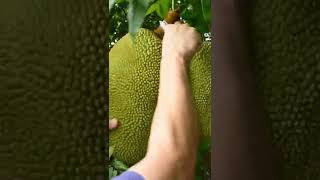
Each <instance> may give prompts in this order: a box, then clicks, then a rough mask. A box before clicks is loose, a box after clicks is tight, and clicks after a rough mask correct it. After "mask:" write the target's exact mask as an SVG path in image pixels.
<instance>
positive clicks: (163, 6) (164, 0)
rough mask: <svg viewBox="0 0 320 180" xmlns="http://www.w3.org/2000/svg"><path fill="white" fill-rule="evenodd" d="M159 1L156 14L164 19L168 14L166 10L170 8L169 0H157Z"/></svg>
mask: <svg viewBox="0 0 320 180" xmlns="http://www.w3.org/2000/svg"><path fill="white" fill-rule="evenodd" d="M158 3H159V7H160V8H159V12H158V15H159V16H160V17H161V18H162V19H164V18H165V17H166V16H167V14H168V11H169V9H170V0H159V1H158Z"/></svg>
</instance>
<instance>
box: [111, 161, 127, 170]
mask: <svg viewBox="0 0 320 180" xmlns="http://www.w3.org/2000/svg"><path fill="white" fill-rule="evenodd" d="M113 163H114V164H113V166H114V167H115V168H116V169H118V170H122V171H125V170H127V169H128V166H127V165H125V164H124V163H123V162H121V161H119V160H117V159H115V160H114V162H113Z"/></svg>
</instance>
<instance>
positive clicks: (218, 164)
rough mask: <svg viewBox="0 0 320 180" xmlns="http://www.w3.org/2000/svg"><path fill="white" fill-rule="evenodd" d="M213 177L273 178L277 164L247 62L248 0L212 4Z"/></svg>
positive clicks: (243, 179)
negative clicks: (246, 14)
mask: <svg viewBox="0 0 320 180" xmlns="http://www.w3.org/2000/svg"><path fill="white" fill-rule="evenodd" d="M212 7H213V12H214V13H213V16H214V22H213V34H214V37H215V38H214V44H215V45H214V46H213V47H214V49H213V59H214V66H213V67H214V70H213V72H214V79H213V82H214V87H213V88H214V90H213V92H214V93H213V94H214V103H213V116H214V117H213V155H212V157H213V179H217V180H234V179H237V180H257V179H259V180H264V179H266V180H273V179H276V175H275V172H276V169H275V168H276V166H275V164H274V161H273V157H272V150H271V146H270V143H269V141H268V138H267V136H266V131H265V129H264V128H265V124H264V121H263V118H262V114H261V111H260V109H259V107H258V103H257V99H256V98H255V92H254V88H253V83H252V79H251V77H252V75H251V74H250V67H249V62H248V58H249V55H248V49H247V47H248V46H247V42H246V40H247V37H246V35H247V34H246V30H245V27H246V26H247V25H246V21H245V20H246V18H247V17H246V16H245V14H244V13H246V12H248V8H247V7H249V4H248V3H247V1H246V0H242V1H239V0H223V1H218V0H214V1H213V5H212Z"/></svg>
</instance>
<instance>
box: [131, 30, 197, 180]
mask: <svg viewBox="0 0 320 180" xmlns="http://www.w3.org/2000/svg"><path fill="white" fill-rule="evenodd" d="M186 37H187V38H186ZM199 42H200V37H199V34H198V33H197V32H196V31H195V30H194V29H193V28H191V27H189V26H188V25H185V24H184V25H183V24H175V25H167V26H165V35H164V39H163V49H162V60H161V67H160V86H159V95H158V103H157V107H156V110H155V113H154V117H153V122H152V126H151V134H150V138H149V144H148V150H147V154H146V156H145V158H144V159H143V160H142V161H140V162H139V163H137V164H136V165H134V166H133V167H131V168H130V169H129V170H131V171H135V172H138V173H139V174H141V175H143V176H144V177H145V178H146V179H148V180H162V179H168V180H170V179H178V180H179V179H183V180H187V179H193V178H194V176H193V175H194V166H195V161H196V149H197V144H198V136H199V132H198V124H197V117H196V112H195V107H194V104H193V102H192V101H193V99H192V93H191V88H190V85H189V80H188V65H189V61H190V60H191V58H192V56H193V55H194V53H195V52H196V50H197V48H198V47H199V45H200V43H199Z"/></svg>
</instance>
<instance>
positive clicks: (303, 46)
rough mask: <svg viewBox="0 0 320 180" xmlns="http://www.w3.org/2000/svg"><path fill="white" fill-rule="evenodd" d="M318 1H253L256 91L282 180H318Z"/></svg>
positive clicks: (319, 28)
mask: <svg viewBox="0 0 320 180" xmlns="http://www.w3.org/2000/svg"><path fill="white" fill-rule="evenodd" d="M319 9H320V1H316V0H304V1H299V0H291V1H286V0H270V1H265V0H256V1H252V9H251V10H252V11H251V12H250V17H252V18H251V19H250V32H251V33H252V36H251V44H252V49H251V50H252V65H253V68H254V70H255V72H254V74H255V76H254V77H255V79H256V85H257V88H258V91H259V95H260V97H261V100H262V102H263V104H264V111H265V114H266V119H267V120H268V122H269V123H270V131H271V133H272V135H273V136H272V140H273V144H274V146H275V147H276V150H277V151H278V153H279V157H280V158H281V161H282V163H283V179H285V180H298V179H299V180H302V179H303V180H315V179H320V97H319V95H320V11H319Z"/></svg>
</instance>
